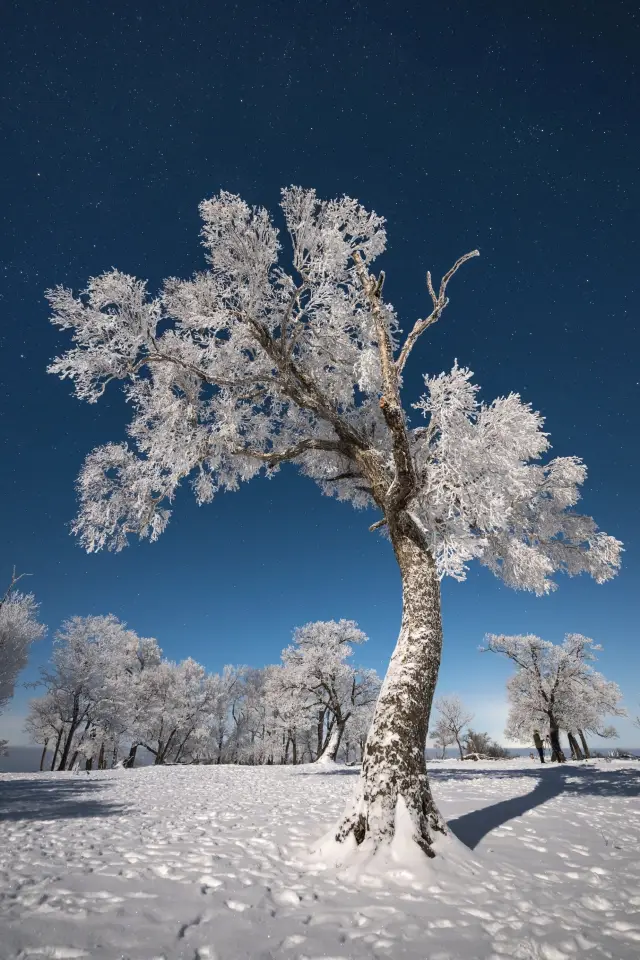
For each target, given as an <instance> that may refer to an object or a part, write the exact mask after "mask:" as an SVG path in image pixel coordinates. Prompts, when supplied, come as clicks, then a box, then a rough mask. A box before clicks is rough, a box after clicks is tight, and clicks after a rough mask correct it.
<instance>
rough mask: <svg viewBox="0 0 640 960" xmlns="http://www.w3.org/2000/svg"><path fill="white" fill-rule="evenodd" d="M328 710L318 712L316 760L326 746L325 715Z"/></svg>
mask: <svg viewBox="0 0 640 960" xmlns="http://www.w3.org/2000/svg"><path fill="white" fill-rule="evenodd" d="M325 713H326V710H318V748H317V750H316V758H317V757H319V756H320V754H321V753H322V747H323V745H324V715H325Z"/></svg>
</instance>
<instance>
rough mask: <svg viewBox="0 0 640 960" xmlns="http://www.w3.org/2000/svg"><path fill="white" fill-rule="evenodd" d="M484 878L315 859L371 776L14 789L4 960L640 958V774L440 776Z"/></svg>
mask: <svg viewBox="0 0 640 960" xmlns="http://www.w3.org/2000/svg"><path fill="white" fill-rule="evenodd" d="M431 771H432V775H433V779H434V783H435V792H436V797H437V799H438V801H439V803H440V805H441V809H442V810H443V812H444V814H445V816H446V817H447V819H448V820H449V822H450V823H451V825H452V827H453V829H454V831H455V832H456V833H457V835H458V836H459V837H460V838H461V839H462V840H463V841H464V842H465V843H466V844H467V845H468V846H469V847H471V848H472V852H470V854H469V857H470V860H472V861H473V864H474V865H473V870H474V872H473V873H469V874H467V875H465V874H462V875H458V876H456V875H455V874H454V873H445V874H442V873H441V872H438V871H436V869H435V868H434V867H430V868H428V869H427V870H425V871H423V872H420V873H411V872H409V871H406V870H404V871H403V870H396V871H395V875H394V876H393V877H381V876H379V875H376V874H375V873H371V874H370V875H363V876H360V877H359V879H358V880H357V881H354V880H353V878H352V877H349V878H347V879H345V878H344V877H340V876H338V875H336V871H335V870H333V869H330V868H328V867H326V866H325V865H323V864H321V863H317V862H313V861H312V862H309V858H308V856H307V855H306V847H307V844H308V841H309V840H310V839H312V838H316V837H318V836H320V835H321V834H322V833H323V832H324V831H325V830H326V828H327V827H328V826H329V825H330V824H331V822H332V820H333V819H335V818H336V817H337V816H338V814H339V813H340V811H341V808H342V805H343V803H344V801H345V798H346V796H347V794H348V792H349V791H350V790H351V788H352V787H353V784H354V782H355V775H356V772H355V771H353V770H351V769H347V768H341V767H338V768H336V769H335V770H330V771H326V770H325V771H317V770H315V769H314V768H312V767H297V768H291V767H288V768H278V767H258V768H247V767H197V766H196V767H167V768H146V769H139V770H134V771H130V772H126V771H107V772H101V773H98V772H92V773H91V774H89V775H87V774H85V773H81V774H72V773H56V774H9V773H5V774H1V775H0V956H1V957H2V960H5V958H12V960H13V958H15V960H18V958H20V960H29V958H40V957H45V958H46V957H51V958H61V960H63V958H68V960H70V958H80V957H92V958H97V960H102V958H104V960H107V958H108V960H115V958H130V960H151V958H160V957H164V958H167V960H171V958H186V960H204V958H208V960H211V958H217V960H243V958H252V960H254V958H255V960H268V958H290V960H303V958H310V960H347V958H364V957H368V958H371V957H375V958H378V957H379V958H401V957H407V958H412V960H413V958H415V960H418V958H419V960H457V958H460V960H484V958H493V960H498V958H509V957H515V958H518V960H520V958H522V960H530V958H535V960H538V958H539V960H564V958H583V957H585V958H591V957H593V958H596V957H607V958H611V960H623V958H627V957H629V958H631V957H634V958H636V957H637V956H639V955H640V803H639V800H638V797H639V794H640V763H636V764H633V763H632V762H629V763H627V764H625V763H624V762H622V761H613V762H609V763H607V762H605V761H592V762H591V763H589V764H567V765H566V766H565V767H563V768H558V767H552V766H550V765H547V766H545V767H540V766H539V765H534V764H533V763H532V762H531V760H529V759H528V758H527V759H522V758H519V759H514V760H508V761H500V762H496V763H491V764H481V763H477V764H476V763H472V762H466V763H461V762H459V761H458V762H456V761H445V762H442V763H433V764H432V765H431Z"/></svg>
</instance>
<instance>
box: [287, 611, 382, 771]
mask: <svg viewBox="0 0 640 960" xmlns="http://www.w3.org/2000/svg"><path fill="white" fill-rule="evenodd" d="M366 639H367V637H366V635H365V634H364V633H363V632H362V630H360V629H359V627H358V625H357V624H356V623H355V622H354V621H353V620H324V621H323V620H318V621H316V622H315V623H307V624H305V625H304V626H303V627H297V628H296V629H295V630H294V634H293V640H294V642H293V643H292V644H291V645H290V646H288V647H287V648H286V649H285V650H283V651H282V664H283V668H282V670H281V671H279V672H277V673H275V674H273V675H272V678H271V683H272V684H274V683H277V692H276V698H277V697H278V696H279V695H280V696H281V695H282V693H283V692H284V691H285V690H288V691H290V693H291V694H292V695H293V699H294V701H295V699H297V700H298V702H299V703H300V705H301V706H302V707H303V710H304V711H305V712H306V713H307V714H308V713H310V712H311V711H313V712H315V713H316V714H318V715H319V716H320V717H321V718H322V720H321V721H320V724H321V726H322V730H323V735H322V736H319V746H318V754H317V757H316V762H322V763H325V762H329V763H333V762H335V760H336V758H337V756H338V751H339V749H340V744H341V743H342V738H343V736H344V731H345V728H346V725H347V723H348V721H349V719H350V717H351V716H352V714H353V712H354V710H357V709H358V708H359V707H363V706H367V705H368V704H370V703H373V702H375V700H376V699H377V696H378V693H379V690H380V684H379V680H378V677H377V674H376V673H375V671H373V670H363V669H355V668H354V667H352V666H351V665H350V664H348V663H347V662H346V661H347V659H348V658H349V657H351V655H352V653H353V647H352V645H353V644H361V643H364V642H365V640H366ZM320 741H321V742H320Z"/></svg>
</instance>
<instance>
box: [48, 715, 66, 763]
mask: <svg viewBox="0 0 640 960" xmlns="http://www.w3.org/2000/svg"><path fill="white" fill-rule="evenodd" d="M63 733H64V725H63V726H61V727H60V729H59V730H58V738H57V740H56V748H55V750H54V751H53V759H52V761H51V770H55V768H56V760H57V759H58V753H59V751H60V743H61V741H62V734H63Z"/></svg>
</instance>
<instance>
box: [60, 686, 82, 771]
mask: <svg viewBox="0 0 640 960" xmlns="http://www.w3.org/2000/svg"><path fill="white" fill-rule="evenodd" d="M79 712H80V704H79V702H78V698H77V697H75V698H74V702H73V713H72V715H71V723H70V724H69V731H68V733H67V736H66V739H65V741H64V747H63V749H62V756H61V757H60V765H59V766H58V770H66V768H67V760H68V758H69V751H70V749H71V741H72V740H73V737H74V735H75V732H76V730H77V729H78V724H79V722H80V718H79V716H78V714H79Z"/></svg>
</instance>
